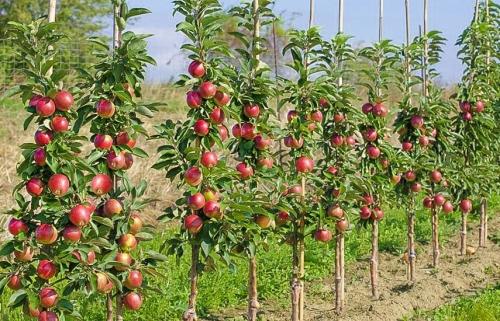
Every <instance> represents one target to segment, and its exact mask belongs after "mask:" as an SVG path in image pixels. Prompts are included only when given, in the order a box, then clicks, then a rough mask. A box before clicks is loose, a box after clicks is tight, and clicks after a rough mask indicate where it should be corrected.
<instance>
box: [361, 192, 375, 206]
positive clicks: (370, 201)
mask: <svg viewBox="0 0 500 321" xmlns="http://www.w3.org/2000/svg"><path fill="white" fill-rule="evenodd" d="M363 203H365V205H371V204H373V196H372V195H371V194H363Z"/></svg>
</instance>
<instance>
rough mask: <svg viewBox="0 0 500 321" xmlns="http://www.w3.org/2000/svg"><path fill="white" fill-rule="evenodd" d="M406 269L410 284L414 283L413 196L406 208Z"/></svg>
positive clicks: (415, 257)
mask: <svg viewBox="0 0 500 321" xmlns="http://www.w3.org/2000/svg"><path fill="white" fill-rule="evenodd" d="M407 232H408V235H407V236H408V248H407V255H408V263H407V264H408V268H407V271H408V273H407V277H408V280H409V281H410V282H415V280H416V278H415V265H416V264H415V263H416V262H415V261H416V259H417V255H416V251H415V196H414V194H411V195H410V203H409V206H408V231H407Z"/></svg>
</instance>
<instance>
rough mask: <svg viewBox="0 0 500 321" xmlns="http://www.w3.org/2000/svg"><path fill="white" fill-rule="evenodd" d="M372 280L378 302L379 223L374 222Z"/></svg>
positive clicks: (371, 259) (371, 260)
mask: <svg viewBox="0 0 500 321" xmlns="http://www.w3.org/2000/svg"><path fill="white" fill-rule="evenodd" d="M370 280H371V285H372V297H373V299H375V300H378V298H379V294H378V221H377V220H373V222H372V255H371V258H370Z"/></svg>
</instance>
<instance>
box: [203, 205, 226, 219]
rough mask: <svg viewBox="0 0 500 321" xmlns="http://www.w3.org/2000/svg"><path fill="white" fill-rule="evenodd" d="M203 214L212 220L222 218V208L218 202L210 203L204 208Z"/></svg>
mask: <svg viewBox="0 0 500 321" xmlns="http://www.w3.org/2000/svg"><path fill="white" fill-rule="evenodd" d="M203 214H205V215H206V216H207V217H210V218H215V219H221V218H222V212H221V208H220V205H219V203H218V202H217V201H208V202H207V203H206V204H205V206H204V207H203Z"/></svg>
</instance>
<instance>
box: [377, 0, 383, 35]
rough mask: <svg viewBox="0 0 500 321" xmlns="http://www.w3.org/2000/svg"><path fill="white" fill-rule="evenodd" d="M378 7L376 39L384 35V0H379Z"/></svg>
mask: <svg viewBox="0 0 500 321" xmlns="http://www.w3.org/2000/svg"><path fill="white" fill-rule="evenodd" d="M378 9H379V10H378V41H381V40H382V38H383V37H384V0H379V8H378Z"/></svg>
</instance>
